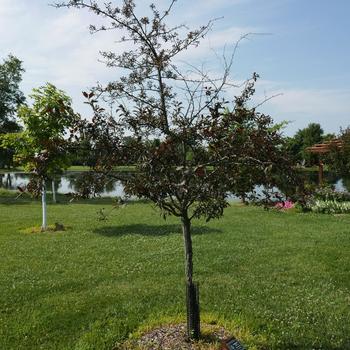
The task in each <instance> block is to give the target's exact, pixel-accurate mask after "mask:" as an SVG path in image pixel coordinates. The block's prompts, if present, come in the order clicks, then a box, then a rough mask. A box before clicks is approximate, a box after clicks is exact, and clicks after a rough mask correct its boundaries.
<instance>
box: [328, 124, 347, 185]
mask: <svg viewBox="0 0 350 350" xmlns="http://www.w3.org/2000/svg"><path fill="white" fill-rule="evenodd" d="M337 139H339V140H340V141H342V147H336V146H334V147H332V150H331V152H330V153H329V154H328V155H327V164H328V165H329V168H330V169H331V170H333V171H334V172H335V173H336V174H337V175H339V176H342V177H344V178H345V182H346V183H348V181H347V180H348V179H349V178H350V127H347V128H346V129H343V130H341V131H340V134H339V136H338V137H337Z"/></svg>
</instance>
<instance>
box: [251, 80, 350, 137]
mask: <svg viewBox="0 0 350 350" xmlns="http://www.w3.org/2000/svg"><path fill="white" fill-rule="evenodd" d="M285 85H286V84H285ZM261 86H262V87H264V88H265V92H264V93H262V92H261V89H258V94H259V95H258V98H260V100H263V99H264V97H265V96H273V95H275V94H282V95H279V96H277V97H275V98H272V99H271V100H269V101H268V102H266V103H265V104H264V105H263V106H262V107H261V110H263V111H265V112H267V113H270V114H271V116H272V117H274V119H275V120H276V121H282V120H289V121H291V124H290V125H289V126H288V128H287V133H289V134H291V133H294V132H295V131H296V130H297V129H301V128H304V127H306V126H307V125H308V124H309V123H320V124H321V126H322V127H323V128H324V130H325V132H334V133H337V132H338V131H339V129H340V127H346V126H348V125H349V124H350V89H305V88H300V89H298V88H291V87H284V88H283V87H282V86H283V83H278V82H265V83H263V84H262V85H261Z"/></svg>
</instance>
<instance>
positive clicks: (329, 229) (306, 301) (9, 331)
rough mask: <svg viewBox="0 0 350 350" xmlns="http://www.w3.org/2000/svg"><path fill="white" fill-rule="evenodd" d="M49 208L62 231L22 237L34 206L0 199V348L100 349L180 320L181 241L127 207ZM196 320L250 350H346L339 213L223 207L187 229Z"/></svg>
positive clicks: (345, 277) (345, 264) (349, 230)
mask: <svg viewBox="0 0 350 350" xmlns="http://www.w3.org/2000/svg"><path fill="white" fill-rule="evenodd" d="M101 208H106V211H108V210H110V204H109V200H100V201H89V202H80V203H79V202H78V203H72V204H68V203H63V204H57V205H49V207H48V215H49V223H50V224H53V223H55V222H60V223H63V224H64V225H66V226H68V229H67V231H65V232H55V233H52V232H51V233H25V232H28V230H27V231H26V229H28V228H29V227H33V226H35V225H39V224H40V203H39V202H34V201H29V200H20V201H15V200H14V199H13V198H12V197H11V196H8V197H6V196H3V197H2V199H1V200H0V252H1V254H0V296H1V297H0V349H1V350H8V349H16V350H17V349H18V350H19V349H76V350H77V349H80V350H81V349H97V350H100V349H112V348H113V347H115V348H118V345H117V344H118V343H121V342H123V341H124V340H125V339H127V338H128V337H129V336H130V334H135V332H136V333H137V332H138V331H139V330H140V329H146V328H147V327H148V326H150V325H157V324H161V323H162V322H174V321H182V322H183V321H184V320H185V303H184V295H185V292H184V268H183V241H182V236H181V234H180V227H179V222H178V220H177V219H176V218H169V219H168V220H167V221H164V220H163V219H162V218H161V217H160V216H159V213H158V212H157V210H155V209H154V208H153V207H152V206H151V205H150V204H147V203H133V204H130V205H127V206H126V207H124V208H120V209H118V210H115V211H113V212H112V214H111V216H110V217H109V219H108V220H107V221H98V220H97V218H98V215H97V212H98V211H99V210H100V209H101ZM193 231H194V232H193V244H194V264H195V265H194V266H195V276H196V280H197V281H198V282H199V283H200V302H201V312H202V318H203V320H204V321H205V322H210V323H218V324H220V325H224V326H225V327H226V328H228V329H229V330H230V332H231V333H232V334H233V335H235V336H236V337H238V338H239V339H240V340H241V341H242V342H243V343H244V345H245V346H246V347H247V348H250V349H328V350H332V349H350V316H349V313H350V216H328V215H315V214H300V213H278V212H271V211H270V212H268V211H264V210H263V209H261V208H256V207H242V206H240V205H232V206H231V207H230V208H228V209H227V210H226V211H225V216H224V217H223V218H222V219H221V220H216V221H212V222H210V223H209V224H205V223H204V222H203V221H195V222H194V225H193Z"/></svg>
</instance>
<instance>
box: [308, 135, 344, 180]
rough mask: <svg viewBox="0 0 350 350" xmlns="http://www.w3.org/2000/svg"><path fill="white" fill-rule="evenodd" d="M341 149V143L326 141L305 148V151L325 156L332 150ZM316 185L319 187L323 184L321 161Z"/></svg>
mask: <svg viewBox="0 0 350 350" xmlns="http://www.w3.org/2000/svg"><path fill="white" fill-rule="evenodd" d="M342 147H343V141H341V140H337V139H335V140H331V141H326V142H324V143H317V144H315V145H313V146H311V147H308V148H306V151H307V152H310V153H313V154H325V153H329V152H330V151H331V150H332V149H334V148H342ZM318 183H319V185H322V184H323V163H322V161H321V160H320V163H319V165H318Z"/></svg>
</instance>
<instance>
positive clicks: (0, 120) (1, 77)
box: [0, 55, 25, 134]
mask: <svg viewBox="0 0 350 350" xmlns="http://www.w3.org/2000/svg"><path fill="white" fill-rule="evenodd" d="M23 72H24V69H23V67H22V61H20V60H19V59H18V58H17V57H15V56H13V55H9V56H8V57H7V58H6V59H4V60H3V63H2V64H0V133H1V134H4V133H7V132H16V131H19V127H18V125H17V124H16V123H15V122H14V117H15V116H16V112H17V109H18V107H19V106H20V105H21V104H23V103H24V101H25V97H24V94H23V93H22V92H21V91H20V89H19V84H20V82H21V81H22V73H23Z"/></svg>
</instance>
